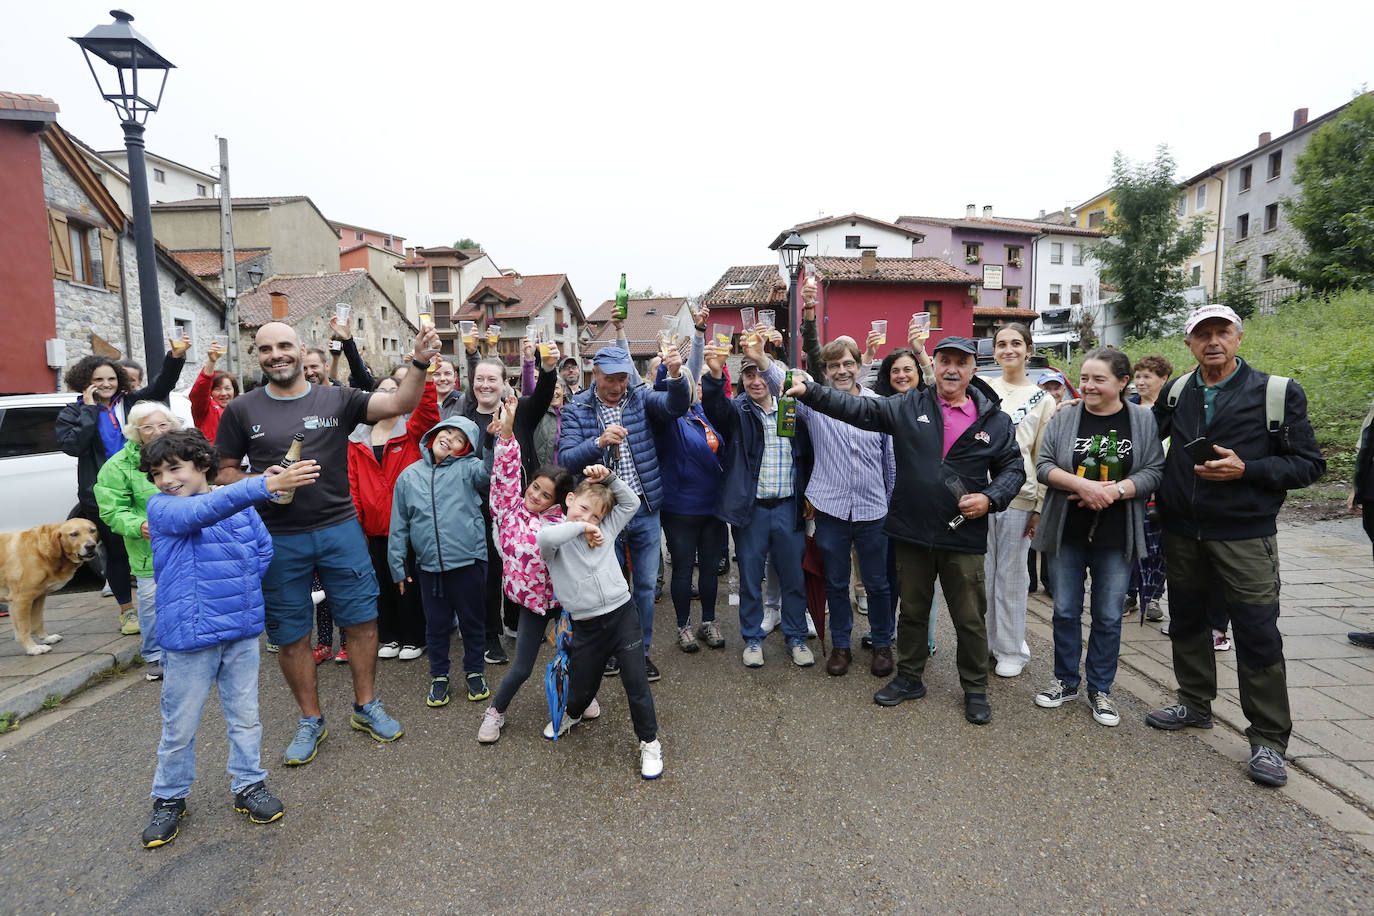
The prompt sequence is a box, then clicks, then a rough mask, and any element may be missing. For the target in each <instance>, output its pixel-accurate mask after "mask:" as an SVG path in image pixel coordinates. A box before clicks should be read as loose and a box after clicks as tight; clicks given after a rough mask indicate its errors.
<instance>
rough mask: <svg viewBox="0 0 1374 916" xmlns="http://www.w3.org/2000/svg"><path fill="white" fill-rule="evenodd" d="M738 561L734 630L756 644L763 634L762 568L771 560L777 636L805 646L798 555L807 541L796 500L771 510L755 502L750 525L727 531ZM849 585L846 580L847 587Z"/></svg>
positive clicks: (799, 556)
mask: <svg viewBox="0 0 1374 916" xmlns="http://www.w3.org/2000/svg"><path fill="white" fill-rule="evenodd" d="M731 530H732V533H733V534H734V537H735V553H736V555H737V556H738V557H739V631H740V635H741V636H743V637H744V640H745V641H746V642H761V641H762V640H763V637H764V632H763V587H762V586H763V567H764V565H765V564H764V561H765V559H766V558H767V559H772V560H773V561H774V564H775V566H776V567H777V572H778V586H779V587H780V588H781V589H782V633H783V636H784V637H786V639H787V644H788V645H789V646H794V645H798V644H801V643H804V642H806V592H805V590H804V588H803V585H802V553H803V552H804V551H805V550H806V537H805V535H803V534H802V533H801V531H800V530H799V529H798V528H797V502H796V500H794V499H786V500H783V501H782V502H781V503H779V504H778V505H776V506H765V505H762V504H760V503H757V502H756V503H754V514H753V515H752V516H751V517H750V519H749V524H748V525H744V526H742V527H735V528H732V529H731ZM847 586H848V582H847V580H846V587H847Z"/></svg>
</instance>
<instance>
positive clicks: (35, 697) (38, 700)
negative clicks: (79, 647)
mask: <svg viewBox="0 0 1374 916" xmlns="http://www.w3.org/2000/svg"><path fill="white" fill-rule="evenodd" d="M123 641H125V640H122V639H121V640H116V641H115V642H116V643H117V642H123ZM127 641H128V642H129V643H131V645H128V646H124V647H122V648H119V649H116V650H114V651H105V650H104V649H102V650H101V651H98V652H88V653H87V654H85V655H83V656H81V657H80V658H78V659H75V660H73V661H70V662H68V663H67V664H65V665H62V666H61V667H59V668H54V669H53V670H51V671H48V672H46V673H44V674H41V675H38V676H36V677H33V678H30V679H29V680H28V681H26V682H25V683H24V685H23V686H22V687H18V688H15V689H12V690H9V691H6V692H5V693H4V694H0V713H7V712H12V713H14V714H15V715H17V716H18V717H19V718H20V719H21V720H22V719H27V718H28V717H29V716H32V715H33V714H34V713H36V712H38V711H39V710H41V709H42V708H43V701H44V700H45V699H47V698H48V697H50V696H52V695H53V694H58V695H60V696H61V697H62V698H63V699H64V700H65V699H68V698H70V697H72V696H75V695H76V694H78V693H80V692H81V691H82V690H83V689H84V688H85V687H86V685H87V684H88V683H89V682H90V681H91V679H92V678H94V677H95V676H96V675H98V674H99V673H100V672H102V671H104V670H105V669H107V668H109V667H110V666H111V665H114V664H119V665H127V664H129V663H130V662H132V661H133V660H134V659H135V658H136V657H137V656H138V654H139V649H140V646H139V642H138V640H136V639H132V640H127ZM112 645H113V643H112ZM107 648H108V647H107Z"/></svg>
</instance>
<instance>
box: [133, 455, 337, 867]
mask: <svg viewBox="0 0 1374 916" xmlns="http://www.w3.org/2000/svg"><path fill="white" fill-rule="evenodd" d="M218 468H219V455H218V454H217V453H216V451H215V447H214V446H213V445H211V444H210V440H208V439H206V438H205V435H204V434H203V433H201V432H200V430H197V429H189V430H177V431H173V432H169V433H167V434H165V435H163V436H160V437H158V438H157V439H154V440H153V441H152V442H150V443H148V445H147V446H145V447H144V449H143V455H142V458H141V460H140V462H139V470H140V471H142V472H144V473H145V474H147V475H148V479H149V480H150V481H152V483H153V485H154V486H155V487H157V488H158V490H159V492H158V493H155V494H153V495H152V496H151V497H149V499H148V531H149V534H150V536H151V538H152V544H153V578H154V581H155V582H156V584H157V588H158V596H157V606H158V617H157V636H158V641H159V642H160V643H161V644H162V671H163V682H162V739H161V740H160V741H159V742H158V746H157V772H156V774H155V775H154V776H153V813H152V817H151V818H150V819H149V821H148V826H147V827H146V828H145V829H144V831H143V836H142V840H141V841H142V843H143V846H144V847H145V848H148V849H153V848H155V847H158V846H165V845H166V844H168V843H170V842H171V841H172V840H174V839H176V836H177V832H178V830H179V826H178V823H179V821H180V820H181V818H182V817H183V816H184V815H185V814H186V796H187V795H189V794H190V792H191V783H192V781H193V780H194V779H195V775H196V728H197V726H198V725H199V724H200V717H201V713H202V712H203V711H204V709H205V701H206V699H207V698H208V697H209V695H210V688H211V687H218V688H219V697H220V705H221V706H222V707H223V709H224V718H225V721H226V722H227V723H228V726H229V766H228V770H229V776H230V777H231V779H232V782H231V785H230V789H231V791H232V792H233V793H234V810H235V811H239V812H242V813H244V814H247V815H248V819H249V820H250V821H252V822H253V823H255V824H267V823H270V822H272V821H275V820H277V819H278V818H280V817H281V816H282V812H283V808H282V803H281V802H280V801H279V800H278V799H277V798H276V797H275V796H274V795H273V794H272V793H271V791H269V790H268V788H267V785H266V783H265V780H266V778H267V771H266V770H264V769H263V768H262V764H261V753H260V751H261V744H262V723H261V722H260V721H259V719H258V636H259V635H260V634H261V633H262V630H263V602H262V586H261V579H262V574H263V573H264V572H266V570H267V564H268V563H270V562H271V561H272V538H271V536H270V535H268V533H267V528H266V527H264V526H263V523H262V520H261V519H260V518H258V514H257V512H256V511H254V510H253V508H252V506H253V504H254V503H256V502H261V501H263V500H265V499H267V498H268V496H269V495H270V494H272V493H277V492H280V491H284V490H293V489H295V488H296V487H301V486H307V485H309V484H311V483H314V481H315V478H316V477H318V476H319V468H318V465H317V464H316V463H315V462H314V461H299V462H297V463H295V464H293V465H292V466H291V467H290V468H288V469H287V470H285V471H283V472H281V473H279V474H276V475H274V476H266V477H251V478H249V479H247V480H243V481H240V482H239V483H235V484H233V485H231V486H227V487H220V488H218V489H215V490H213V491H212V490H211V489H210V482H211V481H213V480H214V478H215V471H216V470H217V469H218Z"/></svg>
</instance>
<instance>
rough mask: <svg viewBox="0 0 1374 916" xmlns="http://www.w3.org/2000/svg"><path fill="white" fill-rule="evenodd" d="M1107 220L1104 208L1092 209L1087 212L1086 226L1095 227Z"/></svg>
mask: <svg viewBox="0 0 1374 916" xmlns="http://www.w3.org/2000/svg"><path fill="white" fill-rule="evenodd" d="M1106 221H1107V211H1106V210H1094V211H1092V212H1091V213H1089V214H1088V228H1089V229H1096V228H1097V227H1098V226H1101V225H1102V224H1103V223H1105V222H1106Z"/></svg>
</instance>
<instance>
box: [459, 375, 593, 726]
mask: <svg viewBox="0 0 1374 916" xmlns="http://www.w3.org/2000/svg"><path fill="white" fill-rule="evenodd" d="M516 403H517V402H516V399H515V398H507V399H506V401H505V403H504V404H503V405H502V406H501V407H500V408H499V409H498V411H497V416H496V419H495V420H493V421H492V427H490V430H491V432H493V433H496V435H497V440H496V457H495V461H494V463H493V464H492V468H491V517H492V521H493V522H494V523H495V526H496V543H497V546H498V547H499V548H500V551H501V558H502V568H503V571H504V573H505V574H504V575H503V576H502V579H503V583H504V584H503V588H504V590H505V595H506V599H507V600H509V601H512V602H514V603H515V604H517V605H519V607H520V622H519V624H518V625H517V627H516V637H515V659H514V661H513V663H512V664H511V669H510V672H509V673H508V674H507V675H506V676H505V677H504V678H502V679H501V686H500V687H499V688H498V689H497V691H496V696H495V697H493V698H492V701H491V706H490V707H489V708H488V709H487V711H486V712H485V713H484V714H483V716H482V725H481V727H480V728H479V729H478V730H477V740H478V741H480V742H482V743H483V744H491V743H492V742H494V741H496V740H497V739H498V738H500V737H501V726H503V725H505V723H506V708H507V707H508V706H509V705H510V701H511V699H512V698H513V697H514V696H515V692H516V691H517V690H519V689H520V685H522V684H524V683H525V681H526V680H527V679H528V678H529V676H530V673H531V672H532V671H533V670H534V661H535V658H537V657H538V655H539V644H540V643H541V642H543V640H544V632H545V630H546V629H547V626H548V623H549V621H550V620H557V619H558V610H559V608H558V607H557V605H556V604H555V603H554V595H553V586H552V584H551V583H550V582H549V571H548V569H547V567H545V566H544V561H543V559H541V558H540V556H539V547H538V545H537V544H535V542H534V536H535V534H537V533H538V531H539V529H540V528H543V527H544V526H545V525H555V524H558V523H559V522H561V521H563V501H564V500H565V499H566V498H567V495H568V493H569V492H570V491H571V490H572V486H573V477H572V474H570V473H568V472H567V471H565V470H564V469H563V468H560V467H558V466H557V465H545V466H543V467H541V468H539V469H538V470H537V471H535V472H534V475H533V476H532V477H531V479H530V485H529V486H528V487H526V488H525V492H524V494H523V495H521V493H520V443H519V442H518V441H517V440H516V439H515V436H514V433H513V430H514V427H515V410H516Z"/></svg>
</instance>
